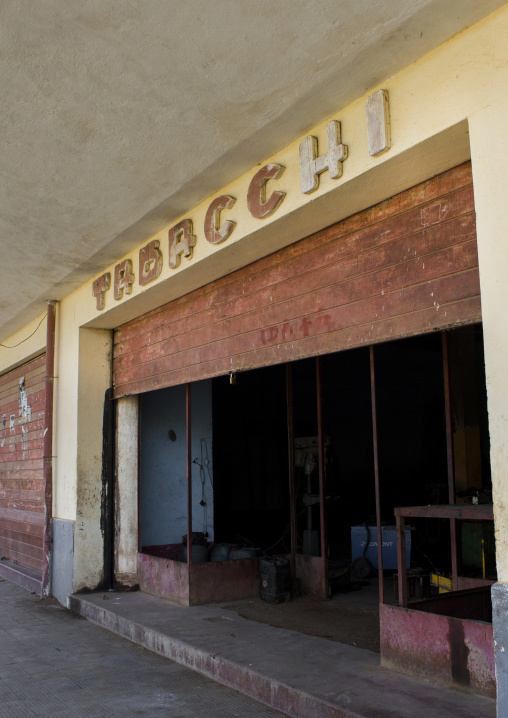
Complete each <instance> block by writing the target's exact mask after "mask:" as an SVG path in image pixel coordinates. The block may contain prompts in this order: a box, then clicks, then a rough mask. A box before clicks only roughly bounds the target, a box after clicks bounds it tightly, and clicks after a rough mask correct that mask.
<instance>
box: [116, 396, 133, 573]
mask: <svg viewBox="0 0 508 718" xmlns="http://www.w3.org/2000/svg"><path fill="white" fill-rule="evenodd" d="M137 553H138V397H137V396H127V397H124V398H122V399H118V401H117V413H116V494H115V565H114V571H115V584H119V585H121V586H124V587H127V586H132V585H133V584H135V583H137Z"/></svg>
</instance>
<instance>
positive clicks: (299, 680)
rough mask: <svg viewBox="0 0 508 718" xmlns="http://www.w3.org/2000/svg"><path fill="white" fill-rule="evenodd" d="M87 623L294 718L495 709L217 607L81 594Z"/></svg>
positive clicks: (78, 600)
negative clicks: (200, 673)
mask: <svg viewBox="0 0 508 718" xmlns="http://www.w3.org/2000/svg"><path fill="white" fill-rule="evenodd" d="M71 606H72V608H73V609H74V610H75V611H77V612H80V613H81V615H84V616H85V617H87V618H89V619H90V620H91V621H94V622H96V623H98V624H99V625H101V626H103V627H105V628H107V629H108V630H111V631H114V632H116V633H118V634H120V635H122V636H125V637H126V638H129V639H130V640H131V641H134V642H135V643H138V644H140V645H143V646H146V647H147V648H149V649H150V650H153V651H154V652H156V653H159V654H161V655H164V656H166V657H168V658H170V659H172V660H174V661H177V662H179V663H181V664H182V665H186V666H189V667H192V668H193V669H194V670H196V671H200V672H202V673H203V674H204V675H207V676H209V677H212V678H214V679H215V680H217V681H219V682H222V683H224V684H227V685H229V686H232V687H235V688H237V689H239V690H242V691H243V692H244V693H246V694H247V695H250V696H255V697H256V698H258V699H259V700H262V701H263V702H264V703H266V704H268V705H270V706H271V707H275V708H277V709H279V710H282V711H283V712H284V713H286V714H287V715H290V716H295V717H296V718H316V716H319V718H420V717H422V718H423V717H424V716H432V718H494V717H495V715H496V706H495V701H493V700H491V699H488V698H482V697H480V696H476V695H474V694H472V693H470V692H466V691H462V690H456V689H454V688H449V687H446V686H439V685H435V684H433V683H430V682H427V681H423V680H417V679H414V678H410V677H408V676H405V675H402V674H400V673H395V672H393V671H389V670H386V669H383V668H381V667H380V665H379V655H378V654H377V653H374V652H373V651H369V650H364V649H360V648H354V647H351V646H347V645H344V644H342V643H337V642H333V641H329V640H327V639H326V638H318V637H315V636H310V635H304V634H302V633H299V632H297V631H294V630H287V629H284V628H275V627H273V626H269V625H266V624H263V623H257V622H255V621H250V620H247V619H245V618H242V617H240V616H238V615H236V614H235V613H234V612H232V611H229V610H226V609H224V608H222V607H221V606H220V605H217V604H216V605H208V606H195V607H190V608H189V607H184V606H179V605H178V604H176V603H172V602H169V601H164V600H162V599H159V598H155V597H153V596H149V595H147V594H143V593H140V592H138V593H107V594H99V593H96V594H83V595H78V596H73V597H71Z"/></svg>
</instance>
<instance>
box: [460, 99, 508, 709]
mask: <svg viewBox="0 0 508 718" xmlns="http://www.w3.org/2000/svg"><path fill="white" fill-rule="evenodd" d="M500 94H501V95H502V96H503V97H504V98H505V99H504V101H503V102H502V103H500V104H499V105H490V106H487V107H485V108H484V109H483V110H481V111H479V112H477V113H475V114H474V115H473V116H471V117H470V118H469V129H470V142H471V160H472V166H473V182H474V194H475V205H476V218H477V219H476V221H477V233H478V254H479V263H480V283H481V296H482V317H483V330H484V340H485V370H486V378H487V402H488V411H489V429H490V444H491V449H490V456H491V466H492V488H493V500H494V521H495V534H496V559H497V571H498V583H497V584H496V585H495V586H494V587H493V590H492V603H493V626H494V640H495V654H496V677H497V684H498V703H497V704H498V716H502V715H506V713H503V711H504V710H506V706H507V705H508V133H507V132H506V118H507V117H508V100H507V99H506V93H502V92H501V89H500ZM503 706H504V708H503Z"/></svg>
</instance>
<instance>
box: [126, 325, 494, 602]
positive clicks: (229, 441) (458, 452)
mask: <svg viewBox="0 0 508 718" xmlns="http://www.w3.org/2000/svg"><path fill="white" fill-rule="evenodd" d="M446 341H447V344H446V347H447V348H446V352H447V357H446V359H447V361H446V366H447V370H448V378H447V382H448V384H446V382H445V381H444V373H443V366H444V362H443V335H442V334H441V333H440V332H435V333H432V334H427V335H421V336H417V337H412V338H409V339H403V340H398V341H392V342H387V343H384V344H378V345H376V346H375V348H374V350H373V352H371V351H370V350H369V348H368V347H365V348H360V349H353V350H350V351H343V352H340V353H334V354H328V355H325V356H322V357H321V358H320V359H319V360H316V359H315V358H312V359H304V360H301V361H295V362H292V363H291V364H288V365H285V364H282V365H276V366H269V367H263V368H260V369H256V370H252V371H245V372H239V373H237V374H236V375H234V376H221V377H217V378H214V379H208V380H204V381H200V382H194V383H193V384H192V432H191V433H192V444H191V455H192V458H193V466H192V532H193V543H194V546H193V556H192V561H193V563H197V562H200V561H209V560H212V561H218V560H234V559H240V558H241V559H249V558H252V559H254V558H255V557H256V556H259V555H262V554H266V555H280V556H286V557H289V556H290V555H291V551H292V545H293V553H294V554H296V559H295V567H296V575H298V573H299V571H300V573H301V571H302V566H304V565H305V566H307V568H306V569H305V570H304V571H303V574H304V578H303V579H302V580H301V581H300V580H299V579H297V578H296V577H295V576H293V584H295V582H296V583H297V584H299V588H300V590H301V591H302V592H304V593H305V592H307V593H312V592H313V588H312V586H313V585H314V584H313V583H312V581H310V582H307V583H306V581H305V576H307V577H308V574H309V570H310V572H311V573H312V572H315V573H317V574H319V573H320V572H323V574H324V581H325V584H326V589H325V593H326V597H330V596H332V595H333V594H334V593H335V592H339V591H351V598H352V600H354V596H355V595H356V594H357V591H353V590H352V589H361V588H362V587H364V586H366V585H367V584H369V582H370V584H371V585H372V584H374V585H375V584H376V579H375V575H376V569H377V568H378V555H377V538H378V535H377V534H378V526H377V520H376V481H375V478H376V477H375V474H376V463H375V455H374V451H375V449H374V446H375V445H376V448H377V457H376V458H377V475H378V495H379V506H378V509H379V518H380V521H381V523H382V526H383V528H382V542H383V556H382V558H383V569H384V577H385V585H386V586H387V588H385V591H384V602H386V603H389V602H396V601H397V596H398V593H397V592H398V582H397V561H398V559H399V560H400V556H399V557H398V555H397V549H398V546H397V535H396V530H395V524H396V517H395V509H396V508H397V507H429V506H430V507H439V506H444V505H449V504H450V503H457V504H458V505H462V504H465V505H487V504H489V503H491V480H490V462H489V434H488V421H487V406H486V390H485V372H484V365H483V338H482V329H481V325H473V326H467V327H463V328H459V329H456V330H453V331H449V332H447V333H446ZM372 356H373V357H374V360H373V359H372ZM288 367H289V368H290V369H288ZM373 367H374V376H375V398H376V442H374V437H373V412H372V391H371V390H372V369H373ZM447 396H448V402H447ZM140 402H141V426H140V546H141V552H142V553H146V554H151V555H155V556H161V557H165V558H168V559H171V560H175V561H186V560H187V556H186V549H185V546H184V545H183V544H182V539H183V541H184V542H185V541H186V533H187V532H186V526H187V523H186V521H187V508H186V507H187V503H186V501H187V482H186V474H185V453H186V404H185V402H186V394H185V387H181V386H178V387H171V388H169V389H162V390H159V391H156V392H150V393H147V394H142V395H141V398H140ZM447 417H448V421H447ZM320 437H322V439H321V441H322V446H321V447H320V446H319V442H320ZM447 442H448V443H447ZM320 457H321V458H322V463H323V468H322V470H321V467H320ZM450 457H451V460H452V462H453V464H452V467H450ZM450 468H452V470H453V478H454V501H453V502H452V501H450V481H449V479H450ZM320 484H321V485H320ZM321 496H323V497H324V501H321ZM292 506H293V511H292V508H291V507H292ZM430 514H431V515H429V514H426V515H425V516H416V515H414V516H413V515H412V516H410V517H409V518H406V526H405V533H404V535H405V542H404V543H405V548H406V556H405V559H404V563H405V568H406V569H408V570H407V577H406V581H407V590H408V598H409V599H411V598H414V599H422V598H425V597H426V596H428V595H430V594H432V593H438V592H444V591H449V590H451V589H453V590H455V589H457V588H461V587H468V588H469V587H472V586H482V585H488V584H489V583H490V582H493V581H495V578H496V568H495V549H494V532H493V522H492V521H491V520H488V519H487V520H485V519H481V520H474V517H473V520H470V519H467V520H455V519H453V524H454V530H453V531H451V530H450V525H451V523H450V522H451V520H450V519H449V518H448V517H442V516H441V517H440V516H433V515H432V511H431V512H430ZM323 538H324V543H325V546H326V549H325V555H324V556H323V555H322V550H321V546H322V543H323ZM454 557H455V558H454ZM309 567H310V569H309ZM453 576H455V584H456V585H453ZM457 576H460V577H462V579H468V580H470V583H467V582H466V583H464V582H463V583H462V584H458V583H457ZM471 582H472V583H471ZM475 582H476V583H475ZM315 585H316V586H319V581H318V582H317V583H315ZM390 587H391V588H390ZM317 592H318V593H319V590H318V591H317Z"/></svg>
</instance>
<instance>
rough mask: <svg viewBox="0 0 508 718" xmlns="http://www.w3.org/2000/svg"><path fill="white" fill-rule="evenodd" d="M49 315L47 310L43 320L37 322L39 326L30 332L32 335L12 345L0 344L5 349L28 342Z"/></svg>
mask: <svg viewBox="0 0 508 718" xmlns="http://www.w3.org/2000/svg"><path fill="white" fill-rule="evenodd" d="M47 316H48V313H47V312H46V314H45V315H44V316H43V317H42V319H41V321H40V322H39V323H38V324H37V326H36V327H35V329H34V330H33V332H32V333H31V334H30V336H28V337H26V339H22V340H21V341H20V342H18V343H17V344H13V345H12V346H11V347H9V346H7V344H0V347H3V348H4V349H15V348H16V347H19V345H20V344H23V343H24V342H27V341H28V340H29V339H31V338H32V337H33V335H34V334H35V332H36V331H37V329H38V328H39V327H40V326H41V324H42V322H43V321H44V320H45V319H46V317H47Z"/></svg>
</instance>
